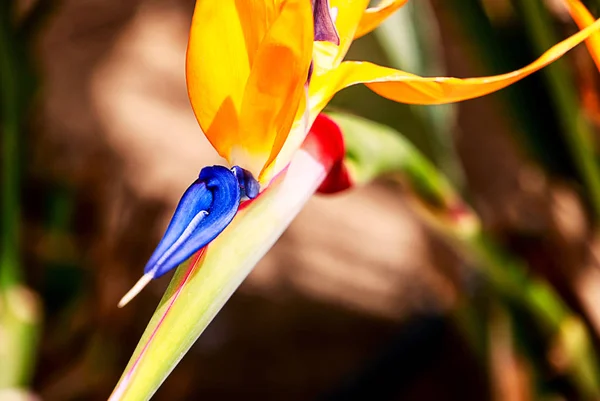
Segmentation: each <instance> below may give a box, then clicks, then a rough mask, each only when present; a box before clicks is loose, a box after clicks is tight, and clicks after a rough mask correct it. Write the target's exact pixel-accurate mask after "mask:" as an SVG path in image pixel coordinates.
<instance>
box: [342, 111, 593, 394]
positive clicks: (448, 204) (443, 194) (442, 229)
mask: <svg viewBox="0 0 600 401" xmlns="http://www.w3.org/2000/svg"><path fill="white" fill-rule="evenodd" d="M331 116H332V118H333V119H334V120H335V121H336V122H337V123H338V124H339V125H340V127H341V129H342V132H343V133H344V139H345V142H346V165H347V167H348V169H349V171H350V173H351V176H352V178H353V179H354V182H356V183H357V184H360V183H363V182H369V181H371V180H372V179H373V178H374V177H377V176H379V175H381V174H382V173H388V174H389V173H392V174H393V175H394V176H395V177H398V178H399V179H400V181H401V182H402V183H404V184H405V186H406V187H408V189H409V194H410V195H411V198H410V199H411V200H412V205H413V206H414V209H415V210H416V211H417V212H418V213H419V214H420V215H421V216H422V217H423V218H424V220H425V222H427V223H428V224H429V226H430V227H432V229H433V230H434V231H435V232H436V233H438V234H439V235H440V236H441V237H442V238H444V239H445V240H446V241H447V242H448V243H449V244H450V245H451V246H452V247H453V248H454V249H456V250H457V251H458V252H459V253H460V254H461V255H462V256H463V257H464V258H465V259H467V260H471V261H473V262H474V263H473V264H472V266H473V267H474V268H477V269H478V270H479V271H480V272H481V273H482V274H483V275H484V276H485V277H486V278H487V279H488V281H489V282H490V284H491V285H492V286H493V288H494V290H495V291H496V292H497V293H498V294H500V295H501V296H502V297H504V298H506V299H507V300H509V301H510V302H512V303H514V304H515V305H518V306H519V307H520V308H523V309H524V310H526V311H527V312H528V314H529V315H531V316H532V318H533V319H534V321H535V323H536V324H537V326H538V327H539V328H540V329H541V330H542V331H543V333H544V334H545V335H546V336H547V337H549V338H552V340H553V342H554V343H555V344H556V346H557V347H558V349H559V350H560V352H561V353H562V355H564V356H565V360H566V364H565V373H568V374H569V377H570V378H571V381H572V382H573V383H574V384H575V385H576V386H577V388H578V390H579V392H580V394H581V396H582V397H584V399H600V381H599V379H600V367H599V365H598V361H597V359H596V358H597V357H596V352H595V350H594V347H593V343H592V340H591V336H590V334H589V333H588V330H587V328H586V326H585V325H584V323H583V322H582V321H581V319H580V318H579V316H577V315H576V314H575V313H573V312H572V311H571V310H570V309H569V308H568V306H567V305H566V304H565V303H564V302H563V300H562V299H561V298H560V296H559V295H558V294H557V293H556V291H555V290H554V289H553V288H552V287H551V286H550V285H549V284H548V283H547V282H546V281H544V280H543V279H541V278H538V277H534V276H532V275H530V274H529V273H528V271H527V267H526V265H525V264H524V263H523V262H521V261H520V260H519V259H517V258H516V257H514V256H512V255H510V254H509V253H507V252H505V251H504V250H503V249H502V247H500V246H499V245H497V244H496V243H495V242H494V241H493V240H492V239H491V238H490V237H489V236H487V234H486V233H485V232H483V231H482V228H481V224H480V219H479V216H477V214H476V213H475V212H474V211H473V210H471V208H470V207H469V206H468V205H467V204H466V203H465V202H464V201H463V200H462V199H461V197H460V195H459V194H458V193H457V192H456V191H455V190H454V189H453V187H452V186H451V185H450V183H449V182H448V180H447V179H446V177H445V176H444V175H443V174H442V173H441V172H440V171H439V170H438V169H437V168H436V167H435V166H433V164H432V163H431V162H430V161H429V160H428V159H427V158H425V157H424V156H423V155H421V154H420V153H419V152H418V151H417V150H416V148H415V147H414V146H412V145H411V144H410V143H409V142H408V141H406V140H405V139H404V138H402V136H400V134H399V133H397V132H395V131H394V130H393V129H391V128H389V127H385V126H382V125H380V124H375V123H373V122H371V121H367V120H364V119H361V118H358V117H354V116H349V115H344V114H340V113H335V114H332V115H331Z"/></svg>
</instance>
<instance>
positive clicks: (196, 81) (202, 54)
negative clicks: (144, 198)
mask: <svg viewBox="0 0 600 401" xmlns="http://www.w3.org/2000/svg"><path fill="white" fill-rule="evenodd" d="M280 2H281V0H272V1H264V0H246V1H236V0H219V1H213V0H198V1H197V2H196V8H195V10H194V17H193V19H192V26H191V29H190V38H189V43H188V51H187V60H186V78H187V86H188V94H189V97H190V101H191V103H192V108H193V109H194V113H195V114H196V118H197V119H198V122H199V124H200V127H201V128H202V130H203V131H204V133H205V135H206V136H207V138H208V139H209V141H210V142H211V143H212V145H213V146H214V148H215V149H216V150H217V152H219V154H220V155H221V156H223V157H225V158H229V156H230V151H231V147H232V146H233V145H234V144H235V143H236V142H237V139H238V129H239V114H240V110H241V106H242V98H243V93H244V88H245V87H246V82H247V80H248V78H249V76H250V70H251V68H252V65H253V63H254V57H255V55H256V53H257V51H258V47H259V45H260V43H261V41H262V40H263V37H264V36H265V34H266V32H267V30H268V28H269V27H270V26H271V24H272V23H273V21H274V19H275V17H276V16H277V10H278V8H279V5H278V3H280Z"/></svg>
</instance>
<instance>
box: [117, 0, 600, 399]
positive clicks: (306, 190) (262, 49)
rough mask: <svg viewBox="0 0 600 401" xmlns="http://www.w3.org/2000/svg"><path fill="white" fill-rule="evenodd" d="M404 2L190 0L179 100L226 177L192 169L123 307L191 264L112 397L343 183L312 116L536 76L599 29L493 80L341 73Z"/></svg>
mask: <svg viewBox="0 0 600 401" xmlns="http://www.w3.org/2000/svg"><path fill="white" fill-rule="evenodd" d="M406 2H407V0H382V1H380V2H379V4H378V5H377V6H375V7H371V8H368V4H369V1H368V0H312V2H308V1H307V0H262V1H261V0H253V1H240V0H220V1H210V0H197V2H196V7H195V10H194V16H193V20H192V26H191V30H190V38H189V45H188V51H187V64H186V76H187V85H188V94H189V97H190V101H191V104H192V108H193V110H194V113H195V115H196V117H197V120H198V122H199V124H200V127H201V128H202V131H203V132H204V134H205V135H206V137H207V138H208V139H209V141H210V143H211V144H212V146H213V147H214V148H215V150H216V151H217V152H218V153H219V155H221V156H222V157H223V158H224V159H225V160H226V161H227V162H228V164H229V166H228V167H224V166H210V167H205V168H204V169H202V171H201V172H200V175H199V177H198V179H197V180H196V181H194V183H193V184H192V185H191V186H190V187H189V188H188V190H187V191H186V192H185V193H184V195H183V197H182V199H181V201H180V203H179V205H178V207H177V209H176V211H175V214H174V216H173V218H172V221H171V223H170V225H169V227H168V228H167V230H166V233H165V235H164V237H163V239H162V240H161V242H160V243H159V245H158V247H157V249H156V250H155V252H154V254H153V255H152V256H151V258H150V260H149V262H148V264H147V265H146V267H145V274H144V276H143V277H142V279H141V280H140V281H139V282H138V283H137V284H136V285H135V286H134V287H133V288H132V290H131V291H130V292H129V293H128V294H127V295H126V296H125V297H124V298H123V299H122V301H121V303H120V305H121V306H122V305H124V304H125V303H127V302H129V301H130V300H131V298H132V297H133V296H135V294H137V293H138V292H139V291H140V290H141V288H143V286H144V285H146V284H147V283H148V282H149V281H150V280H152V279H154V278H156V277H159V276H161V275H162V274H164V273H166V272H167V271H169V270H171V269H173V268H175V267H177V266H178V265H179V264H181V263H182V262H184V261H185V260H187V259H189V258H190V257H191V256H192V255H194V254H196V256H195V257H194V258H192V261H191V262H190V263H188V264H187V265H185V266H184V267H182V268H181V269H179V270H178V271H177V272H176V274H175V276H174V278H173V280H172V282H171V285H170V287H169V289H168V290H167V292H166V294H165V296H164V297H163V300H162V301H161V303H160V305H159V307H158V309H157V311H156V312H155V314H154V316H153V318H152V320H151V322H150V323H149V325H148V328H147V330H146V332H145V333H144V335H143V337H142V339H141V340H140V343H139V345H138V347H137V349H136V350H135V352H134V355H133V357H132V359H131V361H130V363H129V365H128V367H127V368H126V370H125V373H124V375H123V376H122V378H121V380H120V381H119V384H118V385H117V387H116V389H115V391H114V392H113V395H112V397H111V399H113V400H117V399H147V398H149V397H150V396H151V395H152V394H153V392H154V391H155V390H156V389H157V388H158V386H159V385H160V383H161V382H162V381H163V380H164V379H165V378H166V376H167V375H168V373H169V372H170V371H171V370H172V369H173V367H174V366H175V365H176V364H177V362H178V361H179V359H180V358H181V357H182V356H183V355H184V354H185V352H186V351H187V350H188V349H189V347H191V345H192V344H193V342H194V341H195V340H196V339H197V338H198V336H199V335H200V334H201V333H202V331H203V330H204V328H205V327H206V326H207V325H208V324H209V323H210V321H211V320H212V318H213V317H214V316H215V315H216V313H217V312H218V311H219V310H220V308H221V307H222V306H223V304H224V303H225V302H226V301H227V299H228V298H229V296H231V294H232V293H233V292H234V291H235V289H236V288H237V287H238V286H239V284H240V283H241V282H242V281H243V279H244V278H245V277H246V275H247V274H248V273H249V272H250V271H251V269H252V267H253V266H254V265H255V264H256V263H257V262H258V260H259V259H260V258H261V257H262V255H264V253H266V251H267V250H268V249H269V248H270V247H271V246H272V245H273V243H274V242H275V241H276V240H277V238H278V237H279V235H281V233H282V232H283V231H284V230H285V228H286V227H287V225H288V224H289V223H290V222H291V220H292V219H293V218H294V217H295V215H296V214H297V213H298V211H299V210H300V209H301V208H302V206H303V205H304V203H305V202H306V201H307V199H308V198H309V197H310V196H311V195H312V194H313V193H314V192H315V191H316V190H317V189H318V188H319V186H320V185H321V184H322V183H323V181H324V180H325V179H326V178H327V175H328V174H330V176H329V179H328V181H331V178H332V176H331V173H332V172H335V173H336V175H335V176H334V177H333V179H337V180H341V181H340V182H338V183H337V186H336V185H333V186H330V187H329V188H330V189H331V188H338V189H340V188H344V187H347V186H348V185H350V184H351V179H350V178H349V177H348V174H347V172H345V171H343V156H344V150H343V149H344V147H343V139H342V135H341V133H340V131H339V128H338V127H337V126H336V124H335V123H334V122H333V121H331V120H329V119H328V118H326V117H324V116H323V115H321V114H320V112H321V111H322V110H323V108H324V107H325V106H326V104H327V103H328V102H329V100H331V98H332V97H333V96H334V95H335V93H337V92H338V91H340V90H342V89H344V88H346V87H348V86H351V85H355V84H360V83H362V84H365V85H367V87H369V88H370V89H371V90H373V91H374V92H376V93H378V94H379V95H381V96H384V97H386V98H389V99H391V100H394V101H397V102H402V103H409V104H424V105H427V104H442V103H450V102H458V101H462V100H467V99H472V98H475V97H479V96H483V95H486V94H489V93H492V92H494V91H497V90H500V89H502V88H505V87H506V86H508V85H511V84H512V83H514V82H516V81H518V80H520V79H522V78H524V77H526V76H528V75H529V74H531V73H533V72H535V71H537V70H539V69H540V68H542V67H544V66H546V65H548V64H549V63H551V62H553V61H554V60H556V59H558V58H560V57H561V56H562V55H563V54H564V53H566V52H567V51H568V50H570V49H571V48H573V47H574V46H576V45H577V44H579V43H581V42H582V41H584V40H586V39H587V38H588V37H589V36H590V35H591V34H592V33H594V32H595V31H596V30H598V29H599V28H600V21H596V22H594V23H593V24H590V25H589V26H587V27H586V28H585V29H582V30H581V31H580V32H578V33H577V34H575V35H573V36H571V37H570V38H568V39H566V40H564V41H563V42H560V43H559V44H557V45H555V46H554V47H552V48H551V49H549V50H548V51H546V53H544V54H543V55H542V56H541V57H540V58H538V59H537V60H535V61H534V62H533V63H531V64H529V65H528V66H526V67H524V68H522V69H520V70H516V71H513V72H510V73H507V74H502V75H497V76H490V77H482V78H467V79H459V78H447V77H433V78H427V77H420V76H417V75H413V74H410V73H407V72H403V71H399V70H396V69H392V68H387V67H383V66H379V65H376V64H372V63H369V62H358V61H343V59H344V57H345V55H346V53H347V51H348V48H349V47H350V44H351V43H352V41H353V40H354V39H356V38H358V37H360V36H362V35H365V34H367V33H369V32H370V31H372V30H373V29H375V28H376V27H377V26H378V25H379V24H380V23H381V22H382V21H383V20H384V19H385V18H386V17H388V16H389V15H391V14H392V13H393V12H394V11H396V10H397V9H398V8H400V7H401V6H402V5H404V4H405V3H406ZM340 166H342V169H341V170H340V169H339V167H340ZM208 244H210V246H208V247H207V246H206V245H208ZM146 361H152V363H148V362H146Z"/></svg>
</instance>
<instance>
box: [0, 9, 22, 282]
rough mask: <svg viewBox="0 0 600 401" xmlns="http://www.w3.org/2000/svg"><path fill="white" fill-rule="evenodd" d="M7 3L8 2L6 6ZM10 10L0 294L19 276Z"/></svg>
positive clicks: (0, 20) (3, 40)
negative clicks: (0, 291)
mask: <svg viewBox="0 0 600 401" xmlns="http://www.w3.org/2000/svg"><path fill="white" fill-rule="evenodd" d="M8 3H10V2H8ZM10 11H11V10H10V6H9V5H7V4H5V5H4V6H3V7H2V10H1V12H0V96H1V97H0V107H1V108H0V113H1V114H0V118H1V122H2V126H1V130H2V181H1V184H0V185H1V190H0V193H1V194H2V199H1V202H2V205H1V212H0V213H1V218H0V219H1V221H2V223H1V224H2V226H1V227H2V232H1V242H0V246H1V247H0V290H1V289H2V288H4V289H6V288H10V287H12V286H14V285H16V284H17V283H18V282H19V280H20V275H19V265H20V260H19V217H20V207H19V154H20V148H19V127H20V118H21V113H20V111H19V105H18V99H19V96H18V95H19V93H18V76H17V62H16V60H15V58H14V57H13V55H14V52H13V51H12V50H13V46H14V42H13V41H12V40H11V37H12V35H11V22H10V16H11V15H12V14H11V12H10Z"/></svg>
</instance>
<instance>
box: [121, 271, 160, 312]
mask: <svg viewBox="0 0 600 401" xmlns="http://www.w3.org/2000/svg"><path fill="white" fill-rule="evenodd" d="M153 278H154V276H153V275H152V274H150V273H146V274H144V275H143V276H142V277H141V278H140V279H139V280H138V282H137V283H135V285H134V286H133V287H131V289H130V290H129V291H127V294H125V295H124V296H123V298H121V300H120V301H119V303H118V304H117V306H118V307H119V308H122V307H124V306H125V305H127V304H128V303H129V302H130V301H131V300H132V299H133V298H135V297H136V296H137V295H138V294H139V293H140V292H141V291H142V290H143V289H144V287H146V286H147V285H148V283H150V281H152V279H153Z"/></svg>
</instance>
